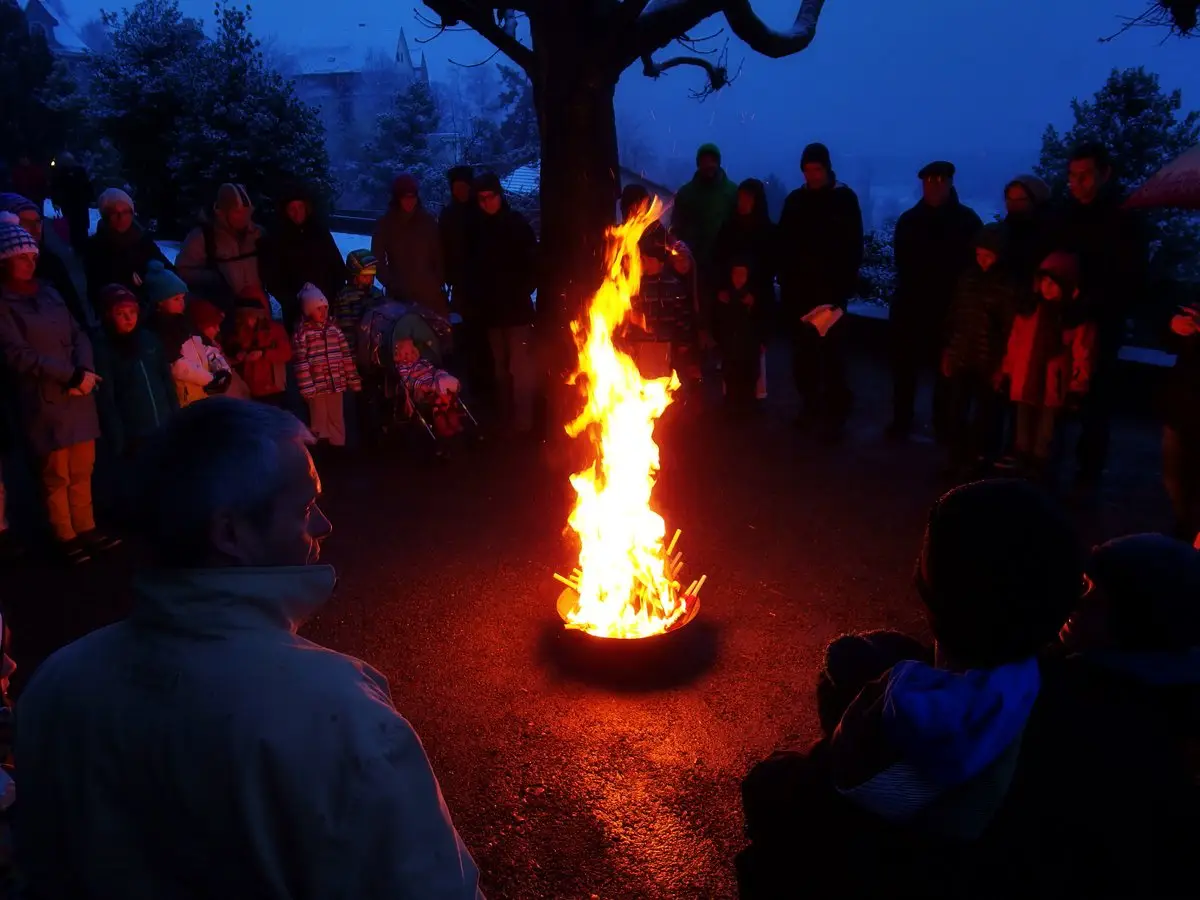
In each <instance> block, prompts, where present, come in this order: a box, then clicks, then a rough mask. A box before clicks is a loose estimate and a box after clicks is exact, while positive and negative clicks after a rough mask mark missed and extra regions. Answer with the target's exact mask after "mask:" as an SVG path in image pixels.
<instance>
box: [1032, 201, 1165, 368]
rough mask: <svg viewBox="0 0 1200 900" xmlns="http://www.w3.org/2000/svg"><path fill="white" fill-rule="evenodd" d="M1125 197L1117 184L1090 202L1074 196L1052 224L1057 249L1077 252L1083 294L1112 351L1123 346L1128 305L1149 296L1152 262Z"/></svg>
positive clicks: (1103, 345)
mask: <svg viewBox="0 0 1200 900" xmlns="http://www.w3.org/2000/svg"><path fill="white" fill-rule="evenodd" d="M1121 203H1122V197H1121V195H1120V193H1119V191H1117V190H1116V189H1115V188H1113V189H1109V190H1106V191H1104V192H1102V193H1101V195H1100V196H1099V197H1097V198H1096V200H1095V201H1093V202H1092V203H1090V204H1088V205H1086V206H1085V205H1084V204H1082V203H1079V202H1077V201H1075V200H1073V199H1072V200H1069V201H1068V202H1067V203H1066V205H1065V206H1063V207H1062V209H1060V210H1059V211H1058V214H1057V217H1056V219H1055V220H1054V222H1053V224H1052V225H1051V228H1052V232H1051V239H1052V242H1053V244H1054V249H1055V250H1065V251H1067V252H1068V253H1074V254H1075V255H1076V256H1077V257H1078V258H1079V296H1080V300H1081V301H1082V302H1083V309H1084V313H1085V315H1087V316H1088V317H1089V318H1090V319H1091V320H1092V321H1094V322H1095V323H1096V325H1097V326H1098V328H1099V330H1100V343H1101V353H1102V354H1105V355H1109V356H1111V355H1114V354H1116V352H1117V351H1118V350H1119V349H1120V346H1121V343H1122V341H1123V339H1124V337H1125V319H1126V318H1127V316H1128V315H1129V310H1130V309H1131V308H1133V306H1135V305H1136V304H1137V303H1139V302H1140V301H1141V300H1142V299H1143V298H1144V297H1145V293H1146V278H1147V265H1148V263H1149V249H1148V246H1147V243H1146V237H1145V235H1144V233H1143V231H1142V227H1141V222H1140V221H1139V219H1138V218H1137V215H1136V214H1135V213H1132V212H1130V211H1129V210H1126V209H1124V208H1122V206H1121Z"/></svg>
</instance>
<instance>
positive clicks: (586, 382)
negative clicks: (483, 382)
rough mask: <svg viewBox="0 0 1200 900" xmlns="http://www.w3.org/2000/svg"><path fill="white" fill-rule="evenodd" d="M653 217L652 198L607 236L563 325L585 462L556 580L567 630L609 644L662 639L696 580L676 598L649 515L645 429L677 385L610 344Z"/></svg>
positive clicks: (650, 439)
mask: <svg viewBox="0 0 1200 900" xmlns="http://www.w3.org/2000/svg"><path fill="white" fill-rule="evenodd" d="M661 212H662V207H661V205H660V204H659V203H658V201H657V200H656V201H655V202H654V203H653V205H651V206H650V207H649V208H648V209H645V210H644V211H642V212H640V213H638V214H636V215H634V216H633V217H632V218H630V220H629V221H627V222H626V223H625V224H623V225H620V226H618V227H616V228H612V229H610V230H609V234H608V237H609V246H608V263H607V264H608V272H607V275H606V277H605V279H604V283H603V284H602V285H601V287H600V290H599V291H597V293H596V295H595V297H593V298H592V301H591V304H590V306H589V307H588V310H587V313H586V315H585V316H584V317H583V321H581V322H576V323H574V324H572V326H571V327H572V330H573V331H574V333H575V343H576V345H577V346H578V348H579V369H578V372H577V374H576V383H578V384H581V385H582V386H583V387H584V388H585V390H586V398H587V399H586V404H585V406H584V409H583V412H582V413H580V415H579V417H578V418H577V419H575V421H573V422H572V423H571V424H569V425H568V426H567V433H568V434H569V435H570V436H571V437H578V436H580V435H584V436H585V437H587V438H588V439H589V440H590V441H591V444H592V448H593V450H594V459H593V461H592V463H591V465H589V466H588V467H587V468H585V469H584V470H583V471H582V472H579V473H577V474H575V475H573V476H571V485H572V487H574V488H575V492H576V494H577V500H576V504H575V509H574V511H573V512H572V513H571V516H570V518H569V519H568V520H567V521H568V524H569V525H570V527H571V528H572V529H574V531H575V533H576V534H577V535H579V542H580V551H579V568H577V569H576V570H575V571H574V572H573V573H572V577H571V578H569V579H568V578H563V577H562V576H556V577H558V578H559V580H560V581H562V582H563V583H564V584H566V585H568V587H570V588H571V589H572V590H574V591H575V592H576V593H577V594H578V603H577V604H576V606H575V608H574V609H573V610H571V612H570V613H569V614H568V615H567V627H568V628H577V629H581V630H583V631H586V632H588V633H590V634H595V635H600V636H602V637H612V638H644V637H649V636H651V635H655V634H659V633H661V632H664V631H667V630H668V629H669V628H671V627H672V625H674V624H675V623H676V622H678V621H679V620H680V619H681V618H682V617H683V616H684V615H685V613H686V612H687V610H688V603H689V601H691V602H694V597H695V594H696V593H697V592H698V591H699V587H700V586H701V585H702V583H703V580H701V582H699V583H695V582H694V583H693V584H692V585H691V586H690V587H689V589H688V590H686V591H681V590H680V586H679V582H678V581H677V580H676V579H677V578H678V575H679V571H680V569H681V568H682V565H683V562H682V554H678V555H677V556H676V557H675V558H674V559H672V558H671V553H672V552H673V551H674V547H675V541H676V540H677V539H678V537H679V534H678V532H676V534H675V539H673V540H672V541H671V544H670V546H669V547H668V546H666V541H665V538H666V526H665V524H664V522H663V518H662V516H660V515H659V514H658V513H656V512H655V511H654V510H653V509H651V507H650V495H651V492H652V491H653V488H654V481H655V475H656V473H657V472H658V468H659V453H658V445H657V444H655V443H654V425H655V422H656V421H657V420H658V418H659V417H660V416H661V415H662V414H663V412H664V411H665V410H666V408H667V407H668V406H669V405H670V403H671V395H672V394H673V393H674V392H675V390H677V389H678V387H679V379H678V377H677V376H676V375H675V373H674V372H672V373H671V376H670V377H669V378H652V379H645V378H643V377H642V375H641V372H639V371H638V367H637V364H636V363H635V362H634V360H633V359H632V358H630V357H629V356H628V355H627V354H626V353H624V352H622V351H621V350H620V349H619V348H618V347H617V346H616V345H615V344H614V343H613V334H614V332H615V331H617V329H619V328H621V326H622V325H623V324H624V323H625V322H626V320H627V319H628V318H629V316H630V313H631V311H632V299H633V297H634V296H635V295H636V294H637V292H638V287H639V284H640V282H641V277H642V265H641V258H640V256H639V253H638V240H639V239H640V238H641V236H642V233H643V232H644V231H645V230H646V228H647V227H648V226H649V225H651V224H652V223H653V222H654V221H655V220H656V219H657V218H658V217H659V214H660V213H661Z"/></svg>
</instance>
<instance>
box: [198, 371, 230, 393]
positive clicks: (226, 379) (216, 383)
mask: <svg viewBox="0 0 1200 900" xmlns="http://www.w3.org/2000/svg"><path fill="white" fill-rule="evenodd" d="M232 381H233V375H231V374H230V373H229V371H228V370H226V369H218V370H217V371H216V372H213V377H212V381H210V382H209V383H208V384H206V385H205V386H204V393H206V394H223V393H225V392H226V391H227V390H229V385H230V383H231V382H232Z"/></svg>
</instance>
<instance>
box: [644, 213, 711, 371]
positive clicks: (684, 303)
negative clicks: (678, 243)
mask: <svg viewBox="0 0 1200 900" xmlns="http://www.w3.org/2000/svg"><path fill="white" fill-rule="evenodd" d="M638 249H639V251H640V255H641V260H642V282H641V285H640V286H639V288H638V295H637V296H636V297H634V298H633V316H632V317H631V321H634V322H636V321H639V320H640V321H641V323H642V325H641V327H638V326H636V325H635V326H633V327H631V328H629V329H627V332H626V334H627V337H628V338H629V340H630V342H631V343H632V345H633V347H632V351H633V352H632V353H631V354H630V355H631V356H632V357H633V360H634V362H636V363H637V365H638V369H639V370H640V371H641V373H642V377H643V378H667V377H669V376H670V375H671V372H672V371H673V370H674V371H675V372H677V373H678V375H679V380H680V381H681V382H686V381H687V380H688V379H689V376H692V375H694V374H698V373H697V372H695V371H694V370H697V369H698V366H697V365H696V360H695V357H696V354H695V352H694V349H695V341H696V322H697V319H698V317H699V310H698V306H697V297H696V292H695V290H694V280H693V279H691V278H688V279H687V280H685V279H684V278H681V277H680V275H679V273H678V271H677V267H676V266H675V265H673V264H669V263H671V262H672V256H673V252H678V251H673V250H672V248H671V247H669V246H668V245H667V242H666V234H665V232H664V231H663V230H661V229H660V230H658V231H656V232H653V233H651V232H648V233H647V234H645V235H643V236H642V239H641V241H640V242H639V245H638ZM689 273H690V269H689Z"/></svg>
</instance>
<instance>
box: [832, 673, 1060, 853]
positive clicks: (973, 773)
mask: <svg viewBox="0 0 1200 900" xmlns="http://www.w3.org/2000/svg"><path fill="white" fill-rule="evenodd" d="M1039 685H1040V675H1039V671H1038V664H1037V661H1036V660H1033V659H1027V660H1023V661H1021V662H1016V663H1010V664H1007V665H1003V666H999V667H997V668H994V669H977V670H971V671H967V672H949V671H945V670H942V669H937V668H934V667H933V666H930V665H927V664H926V663H923V662H916V661H904V662H900V663H897V664H896V665H895V666H894V667H893V668H892V670H891V671H890V672H888V673H887V674H886V675H885V676H884V677H883V678H881V679H879V680H878V681H875V682H873V683H872V684H869V685H867V687H866V688H864V689H863V691H862V693H861V694H859V696H858V699H857V700H855V701H854V703H852V704H851V705H850V708H849V709H848V710H847V711H846V714H845V715H844V716H843V717H842V721H841V722H840V723H839V724H838V727H837V729H836V730H835V731H834V734H833V737H832V739H831V742H830V753H831V759H832V763H833V776H834V782H835V784H836V787H837V789H838V790H839V792H841V794H842V795H843V796H844V797H846V798H847V799H849V800H850V801H851V802H853V803H854V804H855V805H857V806H859V807H861V808H863V809H866V810H868V811H869V812H871V813H872V814H874V815H876V816H878V817H880V818H881V819H884V820H886V821H890V822H894V823H908V824H911V825H913V826H915V827H917V828H919V829H922V830H926V831H928V832H930V833H932V834H937V835H940V836H943V837H955V838H959V839H963V840H973V839H975V838H977V837H978V836H979V835H980V834H982V833H983V831H984V829H985V828H986V827H987V825H988V823H989V822H990V821H991V819H992V817H993V816H994V815H995V814H996V812H997V811H998V810H999V808H1000V804H1001V803H1002V801H1003V799H1004V796H1005V794H1006V793H1007V791H1008V788H1009V785H1010V783H1011V781H1012V778H1013V774H1014V772H1015V771H1016V763H1017V757H1018V755H1019V751H1020V744H1021V735H1022V732H1023V731H1024V729H1025V723H1026V722H1027V721H1028V719H1029V714H1030V713H1031V712H1032V710H1033V705H1034V702H1035V700H1036V699H1037V695H1038V688H1039Z"/></svg>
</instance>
